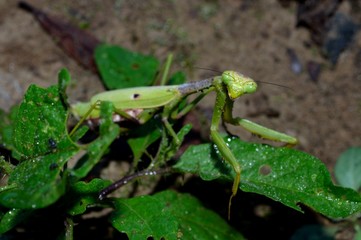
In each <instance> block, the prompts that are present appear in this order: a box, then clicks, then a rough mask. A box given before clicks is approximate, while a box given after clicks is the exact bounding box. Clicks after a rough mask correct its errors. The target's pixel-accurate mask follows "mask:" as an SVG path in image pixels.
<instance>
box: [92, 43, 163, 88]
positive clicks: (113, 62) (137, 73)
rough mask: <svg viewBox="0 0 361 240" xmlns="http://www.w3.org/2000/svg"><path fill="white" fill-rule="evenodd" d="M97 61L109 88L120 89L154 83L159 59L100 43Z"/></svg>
mask: <svg viewBox="0 0 361 240" xmlns="http://www.w3.org/2000/svg"><path fill="white" fill-rule="evenodd" d="M95 61H96V63H97V66H98V68H99V72H100V75H101V77H102V79H103V81H104V84H105V86H106V87H107V88H108V89H120V88H129V87H136V86H149V85H152V84H153V81H154V78H155V75H156V73H157V70H158V66H159V61H158V60H157V59H156V58H154V57H152V56H146V55H143V54H140V53H136V52H131V51H129V50H127V49H124V48H121V47H119V46H111V45H105V44H103V45H99V46H98V47H97V48H96V50H95Z"/></svg>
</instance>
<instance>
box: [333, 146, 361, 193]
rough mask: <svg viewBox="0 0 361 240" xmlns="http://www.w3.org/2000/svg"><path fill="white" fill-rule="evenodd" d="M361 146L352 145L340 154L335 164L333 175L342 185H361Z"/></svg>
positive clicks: (354, 186) (351, 186) (357, 187)
mask: <svg viewBox="0 0 361 240" xmlns="http://www.w3.org/2000/svg"><path fill="white" fill-rule="evenodd" d="M360 173H361V148H360V147H352V148H349V149H348V150H346V151H345V152H343V153H342V154H341V156H340V157H339V158H338V159H337V162H336V166H335V177H336V179H337V181H338V182H339V183H340V184H341V185H342V186H344V187H349V188H352V189H354V190H356V191H357V190H358V189H360V187H361V174H360Z"/></svg>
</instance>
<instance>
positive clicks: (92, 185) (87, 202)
mask: <svg viewBox="0 0 361 240" xmlns="http://www.w3.org/2000/svg"><path fill="white" fill-rule="evenodd" d="M110 183H111V182H110V181H108V180H103V179H99V178H96V179H93V180H92V181H91V182H89V183H86V182H83V181H79V182H77V183H75V184H74V185H73V186H72V187H71V191H70V195H71V197H69V198H68V201H69V202H71V204H70V206H69V207H68V210H67V212H68V213H69V214H70V215H73V216H74V215H79V214H82V213H84V212H85V211H86V210H87V208H88V207H89V206H92V205H95V204H99V198H98V196H99V192H100V191H101V190H102V189H104V188H105V187H107V186H109V185H110Z"/></svg>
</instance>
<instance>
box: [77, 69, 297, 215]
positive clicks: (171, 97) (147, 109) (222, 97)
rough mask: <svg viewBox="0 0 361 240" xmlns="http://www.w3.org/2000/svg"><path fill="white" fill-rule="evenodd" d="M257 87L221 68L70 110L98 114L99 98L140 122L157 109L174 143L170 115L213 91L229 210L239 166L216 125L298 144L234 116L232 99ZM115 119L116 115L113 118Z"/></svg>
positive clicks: (213, 130)
mask: <svg viewBox="0 0 361 240" xmlns="http://www.w3.org/2000/svg"><path fill="white" fill-rule="evenodd" d="M256 90H257V83H256V82H255V81H254V80H252V79H251V78H249V77H246V76H244V75H242V74H240V73H238V72H236V71H224V72H223V73H222V74H221V75H220V76H216V77H213V78H209V79H205V80H201V81H198V82H194V83H185V84H181V85H171V86H151V87H135V88H127V89H119V90H112V91H106V92H102V93H99V94H97V95H94V96H93V97H92V98H91V99H90V101H89V102H85V103H76V104H74V105H72V107H71V110H72V112H73V114H74V115H77V116H79V117H82V118H83V119H92V118H99V115H100V110H99V105H100V103H101V102H102V101H109V102H111V103H112V104H113V106H114V109H115V113H116V116H118V117H120V118H118V119H128V120H131V121H136V122H138V123H139V124H143V123H145V122H147V121H148V120H149V119H151V118H152V117H153V116H154V114H155V113H157V112H160V115H161V119H162V122H163V124H164V126H165V128H166V130H167V132H168V134H169V135H170V136H171V138H172V139H173V142H174V144H175V145H176V146H179V145H180V144H181V141H180V139H178V137H177V134H176V133H175V131H174V130H173V128H172V125H171V123H170V122H169V119H176V118H179V117H181V116H183V115H185V114H186V113H188V112H189V111H190V110H191V109H192V108H193V107H194V106H195V105H196V104H197V103H198V102H199V101H200V100H201V99H202V98H203V97H204V96H206V95H207V94H208V93H209V92H212V91H215V92H216V100H215V105H214V111H213V116H212V120H211V127H210V138H211V140H212V141H213V143H214V144H215V145H216V146H217V149H218V151H219V152H220V154H221V156H222V157H223V159H224V160H226V162H228V163H229V164H230V165H231V166H232V168H233V170H234V172H235V177H234V180H233V186H232V194H231V196H230V199H229V204H228V213H229V212H230V207H231V202H232V198H233V197H234V196H235V195H236V194H237V190H238V187H239V184H240V181H241V166H240V164H239V163H238V162H237V159H236V158H235V156H234V155H233V153H232V151H231V150H230V149H229V147H228V146H227V144H226V142H225V141H224V140H223V138H222V136H221V134H220V133H219V125H220V123H221V121H222V120H223V122H224V123H228V124H232V125H236V126H241V127H243V128H245V129H246V130H248V131H249V132H251V133H253V134H256V135H258V136H260V137H261V138H264V139H268V140H273V141H279V142H283V143H286V144H287V145H290V146H292V145H295V144H297V139H296V138H294V137H292V136H289V135H287V134H284V133H281V132H278V131H275V130H272V129H269V128H266V127H264V126H261V125H259V124H257V123H254V122H252V121H249V120H247V119H243V118H240V117H233V114H232V109H233V103H234V100H235V99H237V98H239V97H241V96H242V95H244V94H251V93H254V92H255V91H256ZM192 94H198V96H197V97H196V98H195V99H194V100H193V101H191V102H190V103H189V104H188V105H186V106H185V107H184V108H181V109H179V108H178V106H179V104H180V102H181V101H183V100H184V99H185V98H187V97H188V96H189V95H192ZM114 120H116V119H114Z"/></svg>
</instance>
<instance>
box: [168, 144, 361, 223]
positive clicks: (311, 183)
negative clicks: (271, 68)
mask: <svg viewBox="0 0 361 240" xmlns="http://www.w3.org/2000/svg"><path fill="white" fill-rule="evenodd" d="M227 143H228V144H229V147H230V149H231V150H232V152H233V153H234V155H235V156H236V158H237V160H238V161H239V163H240V164H241V166H243V168H242V179H241V184H240V188H241V189H242V190H243V191H246V192H255V193H259V194H262V195H265V196H267V197H269V198H272V199H274V200H275V201H279V202H282V203H283V204H285V205H287V206H289V207H291V208H294V209H296V210H298V211H300V210H301V208H300V207H299V205H298V204H299V203H302V204H304V205H307V206H308V207H310V208H312V209H314V210H315V211H317V212H319V213H322V214H324V215H326V216H328V217H331V218H343V217H347V216H349V215H351V214H354V213H356V212H359V211H360V210H361V197H360V195H359V194H358V193H357V192H355V191H353V190H351V189H347V188H342V187H338V186H334V185H333V183H332V181H331V177H330V174H329V173H328V171H327V169H326V167H325V165H324V164H323V163H322V162H321V161H319V160H318V159H317V158H315V157H313V156H311V155H309V154H307V153H304V152H301V151H297V150H294V149H290V148H277V147H271V146H269V145H261V144H254V143H246V142H242V141H240V140H239V139H236V138H227ZM221 159H222V157H221V156H220V155H219V154H218V153H217V150H216V149H215V148H214V147H213V145H212V144H202V145H197V146H192V147H190V148H188V149H187V151H186V152H185V153H184V154H183V155H182V156H181V158H180V159H179V161H178V162H177V164H176V165H175V166H174V168H175V169H178V170H179V171H181V172H192V173H194V174H197V175H199V176H200V177H201V178H202V179H203V180H206V181H210V180H215V179H223V180H227V181H232V179H233V177H234V174H233V171H232V169H231V167H230V166H228V165H227V164H223V163H222V161H221Z"/></svg>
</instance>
